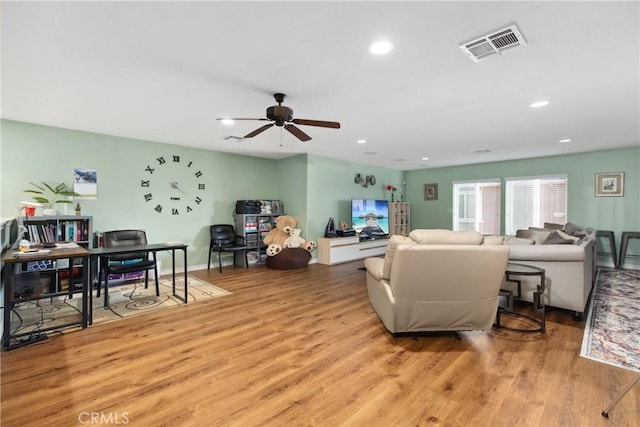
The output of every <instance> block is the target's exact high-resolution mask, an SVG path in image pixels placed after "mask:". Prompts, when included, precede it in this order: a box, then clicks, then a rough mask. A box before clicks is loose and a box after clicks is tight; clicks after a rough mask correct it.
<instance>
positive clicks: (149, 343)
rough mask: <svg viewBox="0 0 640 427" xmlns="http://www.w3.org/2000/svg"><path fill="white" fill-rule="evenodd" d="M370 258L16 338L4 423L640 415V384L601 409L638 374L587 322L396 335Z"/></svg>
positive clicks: (237, 280) (559, 317)
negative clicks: (589, 339)
mask: <svg viewBox="0 0 640 427" xmlns="http://www.w3.org/2000/svg"><path fill="white" fill-rule="evenodd" d="M360 265H361V263H350V264H343V265H339V266H332V267H327V266H322V265H318V264H315V265H310V266H309V267H308V268H306V269H304V270H295V271H275V270H270V269H267V268H266V267H264V266H254V267H251V268H250V269H242V268H234V267H228V268H226V269H225V270H224V271H223V273H222V274H219V273H218V272H217V270H213V269H212V270H211V272H210V273H207V271H206V270H204V271H200V272H194V273H192V277H198V278H201V279H204V280H207V281H209V282H211V283H214V284H216V285H218V286H220V287H222V288H224V289H227V290H229V291H231V292H233V295H229V296H225V297H222V298H218V299H214V300H210V301H204V302H198V303H194V304H187V305H183V306H180V307H175V308H170V309H166V310H164V311H160V312H157V313H153V314H149V315H144V316H139V317H136V318H128V319H124V320H119V321H116V322H112V323H108V324H102V325H94V326H92V327H90V328H88V329H86V330H77V331H73V332H69V333H65V334H64V335H57V336H54V337H52V338H50V339H48V340H46V341H43V342H41V343H37V344H33V345H30V346H27V347H23V348H20V349H16V350H13V351H10V352H4V353H2V408H1V409H2V414H1V424H2V426H4V427H8V426H44V425H47V426H73V425H91V424H92V423H93V425H96V424H103V425H105V424H124V425H130V426H145V427H146V426H285V425H286V426H296V425H318V426H339V425H350V426H392V425H393V426H417V425H440V426H485V425H487V426H488V425H491V426H608V425H609V426H638V425H640V385H637V386H636V387H634V388H633V389H632V390H631V392H630V393H629V394H627V396H626V397H625V398H624V399H623V400H621V401H620V403H619V404H618V405H617V406H616V407H615V408H614V409H613V410H612V411H611V413H610V418H609V420H607V419H605V418H603V417H602V416H601V415H600V413H601V411H602V410H603V409H604V408H605V407H606V406H607V405H608V404H609V403H610V402H611V400H612V399H613V398H614V397H615V396H616V394H617V393H618V392H619V391H620V390H621V389H622V388H624V386H626V385H627V384H628V383H629V382H630V381H631V380H632V379H633V378H634V377H635V373H633V372H631V371H628V370H624V369H620V368H615V367H611V366H608V365H604V364H601V363H598V362H594V361H591V360H587V359H584V358H581V357H580V356H579V352H580V343H581V340H582V333H583V328H584V322H582V323H580V322H574V321H573V320H572V319H571V316H570V315H569V314H567V313H563V312H559V311H554V312H551V313H549V315H548V322H547V333H546V334H541V333H533V334H526V333H514V332H505V331H499V330H495V329H494V330H492V331H490V332H488V333H485V332H464V333H460V337H461V339H456V338H455V336H454V335H452V334H439V335H437V334H436V335H429V336H402V337H394V336H392V335H390V334H389V333H387V332H386V331H385V329H384V327H383V326H382V324H381V323H380V321H379V320H378V318H377V317H376V314H375V313H374V312H373V310H372V308H371V306H370V305H369V302H368V298H367V292H366V286H365V272H363V271H360V270H358V269H357V267H359V266H360ZM91 417H93V418H91Z"/></svg>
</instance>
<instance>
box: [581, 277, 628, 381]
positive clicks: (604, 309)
mask: <svg viewBox="0 0 640 427" xmlns="http://www.w3.org/2000/svg"><path fill="white" fill-rule="evenodd" d="M580 356H582V357H586V358H588V359H592V360H596V361H598V362H602V363H606V364H609V365H613V366H618V367H621V368H625V369H630V370H633V371H640V271H633V270H599V273H598V278H597V283H596V289H595V291H594V295H593V296H592V300H591V305H590V307H589V314H588V317H587V323H586V325H585V329H584V336H583V339H582V349H581V351H580Z"/></svg>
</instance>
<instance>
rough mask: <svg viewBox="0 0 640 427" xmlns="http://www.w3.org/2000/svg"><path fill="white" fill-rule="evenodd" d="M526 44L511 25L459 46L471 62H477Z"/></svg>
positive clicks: (516, 29)
mask: <svg viewBox="0 0 640 427" xmlns="http://www.w3.org/2000/svg"><path fill="white" fill-rule="evenodd" d="M526 44H527V41H526V40H525V39H524V37H522V34H520V31H519V30H518V27H517V26H516V25H512V26H510V27H507V28H504V29H502V30H499V31H496V32H495V33H493V34H489V35H486V36H483V37H480V38H479V39H476V40H472V41H470V42H467V43H463V44H461V45H460V49H462V51H463V52H464V53H466V54H467V55H469V57H470V58H471V59H472V60H473V62H479V61H481V60H483V59H485V58H488V57H490V56H492V55H495V54H497V53H498V54H500V53H502V52H503V51H505V50H508V49H513V48H515V47H519V46H524V45H526Z"/></svg>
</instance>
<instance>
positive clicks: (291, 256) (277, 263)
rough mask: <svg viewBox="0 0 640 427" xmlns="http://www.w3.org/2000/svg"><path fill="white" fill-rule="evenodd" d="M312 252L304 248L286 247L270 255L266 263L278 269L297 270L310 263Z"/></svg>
mask: <svg viewBox="0 0 640 427" xmlns="http://www.w3.org/2000/svg"><path fill="white" fill-rule="evenodd" d="M310 259H311V254H310V253H309V251H306V250H304V249H302V248H284V249H283V250H281V251H280V253H279V254H278V255H275V256H268V257H267V261H266V264H267V266H268V267H271V268H275V269H276V270H295V269H298V268H305V267H306V266H307V264H309V260H310Z"/></svg>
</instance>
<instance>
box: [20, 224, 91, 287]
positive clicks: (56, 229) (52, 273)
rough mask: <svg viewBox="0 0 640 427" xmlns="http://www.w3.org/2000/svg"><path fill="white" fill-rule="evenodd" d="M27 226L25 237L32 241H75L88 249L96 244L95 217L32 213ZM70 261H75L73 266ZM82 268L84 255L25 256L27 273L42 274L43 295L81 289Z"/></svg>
mask: <svg viewBox="0 0 640 427" xmlns="http://www.w3.org/2000/svg"><path fill="white" fill-rule="evenodd" d="M24 226H25V228H26V229H27V236H25V238H27V239H28V240H29V241H30V242H31V243H32V244H34V243H36V244H37V243H53V242H75V243H77V244H78V245H79V246H81V247H83V248H85V249H91V248H92V247H93V241H92V239H93V237H92V228H93V217H91V216H72V215H60V216H32V217H28V218H27V219H26V220H25V221H24ZM70 262H72V263H73V265H71V267H72V268H71V269H70V268H69V267H70V266H69V263H70ZM82 268H83V267H82V259H81V258H71V259H58V260H50V259H43V260H38V261H28V260H26V259H25V262H24V263H23V272H28V273H35V272H37V273H39V276H40V283H41V285H42V291H43V294H45V295H47V296H56V295H62V294H65V293H68V294H71V293H73V292H75V291H78V290H81V289H82V278H83V271H82ZM70 271H71V274H70V273H69V272H70ZM70 275H71V277H69V276H70Z"/></svg>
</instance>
